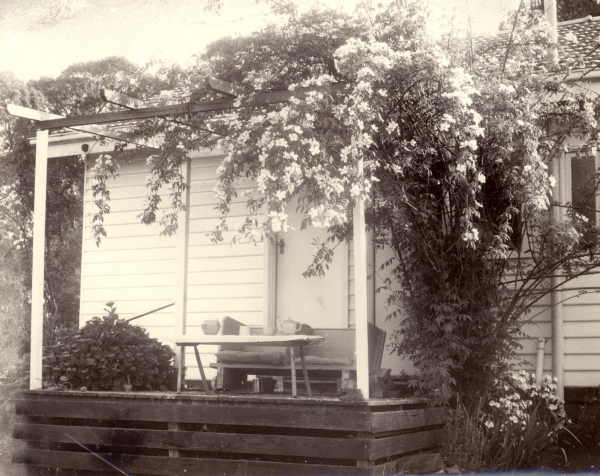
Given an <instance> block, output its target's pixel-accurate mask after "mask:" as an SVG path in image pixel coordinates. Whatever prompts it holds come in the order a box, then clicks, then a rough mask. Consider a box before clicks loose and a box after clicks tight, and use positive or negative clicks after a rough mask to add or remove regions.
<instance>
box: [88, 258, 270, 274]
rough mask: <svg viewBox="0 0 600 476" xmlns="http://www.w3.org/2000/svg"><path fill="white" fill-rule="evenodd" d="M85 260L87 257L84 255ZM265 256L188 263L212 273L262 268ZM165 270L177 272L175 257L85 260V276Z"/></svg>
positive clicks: (197, 269)
mask: <svg viewBox="0 0 600 476" xmlns="http://www.w3.org/2000/svg"><path fill="white" fill-rule="evenodd" d="M84 261H85V257H84ZM263 262H264V258H263V256H262V255H251V256H235V257H231V256H213V257H204V258H192V259H190V260H189V263H188V270H189V272H190V273H196V272H197V273H212V272H214V271H235V270H243V269H262V267H263V264H264V263H263ZM157 271H164V272H166V273H175V259H174V257H169V258H164V259H159V258H155V259H152V258H151V259H136V260H133V259H129V260H124V261H121V262H114V261H113V262H110V261H104V262H95V263H88V262H85V267H84V268H83V272H84V276H116V275H122V276H126V275H132V276H133V277H136V276H139V275H140V274H144V273H156V272H157Z"/></svg>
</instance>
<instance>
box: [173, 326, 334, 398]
mask: <svg viewBox="0 0 600 476" xmlns="http://www.w3.org/2000/svg"><path fill="white" fill-rule="evenodd" d="M323 340H324V339H323V337H321V336H313V335H310V336H309V335H297V334H292V335H274V336H265V335H244V336H242V335H204V336H199V337H187V336H182V337H180V338H178V339H176V340H175V345H177V346H179V347H180V348H181V349H180V353H179V366H178V367H177V391H178V392H181V387H182V385H183V370H184V368H185V348H186V347H189V346H191V347H193V348H194V355H195V356H196V363H197V364H198V370H199V371H200V376H201V377H202V385H203V387H204V390H206V391H210V384H209V382H208V380H207V379H206V374H205V373H204V368H203V367H202V360H201V359H200V352H199V351H198V346H199V345H227V344H242V345H249V346H263V345H264V346H279V347H285V348H287V350H288V353H289V356H290V367H291V377H292V396H293V397H295V396H297V395H298V388H297V385H296V359H295V350H296V349H298V351H299V353H300V362H301V364H302V374H303V376H304V383H305V384H306V390H307V392H308V395H309V396H312V392H311V389H310V381H309V380H308V371H307V370H306V362H305V360H304V346H305V345H308V344H315V343H318V342H322V341H323Z"/></svg>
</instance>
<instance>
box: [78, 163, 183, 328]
mask: <svg viewBox="0 0 600 476" xmlns="http://www.w3.org/2000/svg"><path fill="white" fill-rule="evenodd" d="M143 164H144V159H143V158H138V159H132V160H126V161H123V162H122V164H121V173H120V174H119V176H118V177H117V178H116V179H111V180H110V181H109V183H108V186H109V189H110V191H111V198H112V200H111V202H110V205H111V213H110V214H108V215H107V216H106V217H105V227H106V231H107V234H108V236H107V237H106V238H104V239H103V240H102V242H101V244H100V246H97V245H96V241H95V239H94V237H93V236H92V232H91V217H92V216H93V215H94V214H95V213H96V205H95V204H94V201H93V197H92V192H91V184H92V180H93V178H92V177H91V176H90V175H89V170H88V173H87V174H86V188H85V201H84V232H83V247H82V265H81V297H80V300H81V305H80V324H81V325H83V324H84V323H85V322H86V321H87V320H89V319H90V318H91V317H93V316H97V315H102V314H104V311H103V308H104V306H105V303H106V302H108V301H113V302H114V303H115V305H116V306H117V312H118V313H119V315H120V316H121V317H123V318H130V317H133V316H136V315H138V314H141V313H143V312H147V311H149V310H152V309H155V308H157V307H160V306H164V305H166V304H169V303H171V302H173V301H174V296H175V288H174V284H175V240H174V238H173V237H165V236H161V235H160V227H159V226H157V225H152V226H146V225H142V224H140V223H139V220H134V221H135V223H132V224H130V225H128V226H127V227H124V226H121V225H120V223H121V222H120V221H119V215H120V214H121V210H126V209H136V210H137V214H139V212H141V210H142V208H143V204H144V199H143V190H144V188H143V184H144V183H145V179H146V173H145V170H144V167H143ZM133 184H140V185H141V187H138V188H139V190H132V189H131V186H132V185H133ZM136 323H137V324H139V325H142V326H143V327H145V328H146V329H147V330H148V332H149V333H150V335H151V336H153V337H157V338H160V339H161V340H163V339H164V338H170V336H171V335H172V333H173V332H172V328H173V324H174V316H173V308H168V309H166V310H163V311H160V312H158V313H156V314H151V315H149V316H146V317H143V318H141V319H139V320H137V321H136Z"/></svg>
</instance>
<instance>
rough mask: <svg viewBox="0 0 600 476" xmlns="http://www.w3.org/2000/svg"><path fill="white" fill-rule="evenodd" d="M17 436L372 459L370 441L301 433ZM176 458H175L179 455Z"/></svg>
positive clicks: (24, 432) (99, 431)
mask: <svg viewBox="0 0 600 476" xmlns="http://www.w3.org/2000/svg"><path fill="white" fill-rule="evenodd" d="M14 437H15V438H17V439H20V440H26V441H47V442H53V443H72V442H73V440H76V441H78V442H79V443H82V444H84V445H99V446H104V447H122V448H128V447H129V448H151V449H160V450H170V451H171V450H174V451H179V450H186V451H205V452H215V453H223V454H226V453H234V454H255V455H278V456H300V457H307V458H329V459H339V460H342V459H347V460H352V459H363V460H366V459H368V457H369V452H368V443H369V440H368V439H360V438H343V437H339V438H335V437H320V436H302V435H293V436H292V435H280V434H251V433H219V432H211V431H183V430H144V429H138V428H103V427H83V426H68V425H40V424H32V423H18V424H17V425H16V426H15V429H14ZM175 456H176V455H175Z"/></svg>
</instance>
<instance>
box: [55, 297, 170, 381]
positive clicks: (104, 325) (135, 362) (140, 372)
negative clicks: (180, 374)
mask: <svg viewBox="0 0 600 476" xmlns="http://www.w3.org/2000/svg"><path fill="white" fill-rule="evenodd" d="M105 310H106V311H107V314H106V315H105V316H103V317H94V318H92V319H91V320H90V321H89V322H88V323H87V324H86V325H85V326H84V327H83V328H81V329H79V330H73V329H62V330H60V331H58V332H57V335H56V343H55V344H54V345H52V346H50V347H49V349H48V352H47V355H46V356H45V357H44V360H45V374H46V375H47V382H46V386H58V387H60V388H69V389H82V388H84V389H87V390H122V389H123V385H124V384H126V383H131V385H132V386H133V389H135V390H165V389H166V388H168V387H170V386H171V385H170V383H171V382H172V381H173V377H174V375H175V369H174V367H173V358H174V354H173V351H172V350H171V348H170V347H169V346H166V345H163V344H161V343H160V342H159V341H158V340H156V339H153V338H151V337H149V336H148V333H147V332H146V330H145V329H143V328H141V327H139V326H135V325H132V324H129V323H128V322H127V321H125V320H123V319H119V316H118V314H117V313H116V309H115V307H114V304H113V303H107V307H106V308H105Z"/></svg>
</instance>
